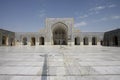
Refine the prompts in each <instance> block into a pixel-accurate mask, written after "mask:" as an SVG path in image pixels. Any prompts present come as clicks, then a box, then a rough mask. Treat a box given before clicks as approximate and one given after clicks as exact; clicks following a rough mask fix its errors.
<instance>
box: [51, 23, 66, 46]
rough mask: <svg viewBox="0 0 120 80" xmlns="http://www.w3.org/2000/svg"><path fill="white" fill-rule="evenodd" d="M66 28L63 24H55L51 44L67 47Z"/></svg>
mask: <svg viewBox="0 0 120 80" xmlns="http://www.w3.org/2000/svg"><path fill="white" fill-rule="evenodd" d="M67 37H68V36H67V26H66V25H65V24H63V23H57V24H55V25H54V29H53V44H54V45H67V42H68V41H67Z"/></svg>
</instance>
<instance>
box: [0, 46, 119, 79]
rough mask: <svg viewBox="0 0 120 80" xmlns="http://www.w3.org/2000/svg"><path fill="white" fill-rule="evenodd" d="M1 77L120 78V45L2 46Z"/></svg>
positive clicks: (0, 50) (0, 59)
mask: <svg viewBox="0 0 120 80" xmlns="http://www.w3.org/2000/svg"><path fill="white" fill-rule="evenodd" d="M0 80H120V47H102V46H32V47H27V46H14V47H9V46H8V47H6V46H2V47H0Z"/></svg>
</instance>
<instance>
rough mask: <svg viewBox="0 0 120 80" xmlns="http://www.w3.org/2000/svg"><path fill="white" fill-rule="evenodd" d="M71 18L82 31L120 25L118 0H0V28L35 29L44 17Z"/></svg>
mask: <svg viewBox="0 0 120 80" xmlns="http://www.w3.org/2000/svg"><path fill="white" fill-rule="evenodd" d="M49 17H50V18H51V17H52V18H74V27H76V28H78V29H80V30H81V31H83V32H86V31H87V32H104V31H108V30H112V29H116V28H120V0H0V28H2V29H7V30H11V31H15V32H37V31H39V30H40V28H44V27H45V19H46V18H49Z"/></svg>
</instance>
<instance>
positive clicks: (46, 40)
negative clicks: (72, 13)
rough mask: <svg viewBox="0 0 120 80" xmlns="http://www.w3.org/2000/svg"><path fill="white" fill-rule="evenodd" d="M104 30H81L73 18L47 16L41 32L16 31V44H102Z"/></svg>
mask: <svg viewBox="0 0 120 80" xmlns="http://www.w3.org/2000/svg"><path fill="white" fill-rule="evenodd" d="M103 35H104V33H103V32H81V31H80V30H78V29H76V28H75V27H74V19H73V18H47V19H46V21H45V28H43V29H41V30H40V31H39V32H16V33H15V39H16V45H32V46H34V45H100V44H102V41H103Z"/></svg>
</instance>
